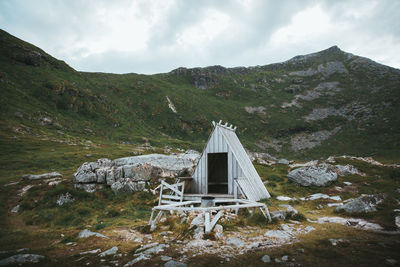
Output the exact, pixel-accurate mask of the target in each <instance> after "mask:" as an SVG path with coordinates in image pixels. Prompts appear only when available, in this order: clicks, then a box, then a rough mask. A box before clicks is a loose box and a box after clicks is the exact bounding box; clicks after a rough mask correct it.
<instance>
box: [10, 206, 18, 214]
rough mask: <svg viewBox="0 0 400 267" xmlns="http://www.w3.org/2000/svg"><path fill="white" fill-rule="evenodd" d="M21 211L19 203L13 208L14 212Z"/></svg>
mask: <svg viewBox="0 0 400 267" xmlns="http://www.w3.org/2000/svg"><path fill="white" fill-rule="evenodd" d="M18 211H19V205H17V206H15V207H14V208H12V209H11V212H12V213H18Z"/></svg>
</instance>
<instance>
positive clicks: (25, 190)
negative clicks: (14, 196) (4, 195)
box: [18, 184, 33, 197]
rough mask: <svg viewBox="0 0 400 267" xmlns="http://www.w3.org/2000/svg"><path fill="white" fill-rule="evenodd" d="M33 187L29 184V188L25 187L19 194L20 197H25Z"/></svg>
mask: <svg viewBox="0 0 400 267" xmlns="http://www.w3.org/2000/svg"><path fill="white" fill-rule="evenodd" d="M32 187H33V185H31V184H28V185H27V186H24V187H23V188H22V189H21V190H20V191H19V193H18V196H20V197H22V196H23V195H25V194H26V192H28V190H29V189H31V188H32Z"/></svg>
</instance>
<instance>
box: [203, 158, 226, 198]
mask: <svg viewBox="0 0 400 267" xmlns="http://www.w3.org/2000/svg"><path fill="white" fill-rule="evenodd" d="M207 163H208V193H210V194H212V193H217V194H228V153H208V154H207Z"/></svg>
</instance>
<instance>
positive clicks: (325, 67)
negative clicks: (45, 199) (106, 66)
mask: <svg viewBox="0 0 400 267" xmlns="http://www.w3.org/2000/svg"><path fill="white" fill-rule="evenodd" d="M0 41H1V46H0V61H1V64H0V82H1V84H2V87H3V89H2V93H3V97H2V99H1V103H0V104H1V106H0V111H1V121H2V124H1V132H2V135H3V136H4V137H10V136H11V135H12V134H15V132H14V133H10V129H15V128H18V127H19V128H21V125H24V127H28V128H30V129H31V132H32V133H26V135H27V136H31V137H32V138H34V135H35V134H36V135H37V134H39V133H42V134H45V135H46V136H51V137H53V138H65V137H61V136H60V134H59V133H58V131H61V132H63V133H65V134H66V135H67V136H69V138H71V139H79V140H81V139H89V138H90V139H97V140H98V141H99V142H111V143H112V142H118V143H120V142H125V143H135V144H139V143H141V142H143V140H148V141H150V143H152V144H154V145H156V146H164V145H168V144H169V145H174V146H182V147H187V148H189V147H193V148H196V149H200V148H201V146H202V144H203V143H204V140H205V139H206V137H207V135H208V134H209V131H210V121H212V120H216V121H219V120H220V119H222V120H224V121H229V122H230V123H233V124H235V125H237V126H238V134H239V135H240V137H241V139H242V140H243V142H244V143H245V145H246V146H247V147H248V148H249V149H251V150H260V151H265V152H269V153H271V154H275V155H281V156H290V157H302V158H308V157H315V156H325V155H328V154H345V153H351V154H354V155H355V154H357V155H360V156H368V155H378V157H379V156H380V157H398V153H397V148H400V144H399V141H397V140H398V139H400V138H397V137H399V132H400V131H399V125H400V122H399V119H398V118H397V117H396V116H395V114H396V113H397V114H398V113H399V108H398V107H399V106H400V105H399V98H400V97H399V88H400V86H399V84H400V71H399V70H398V69H395V68H392V67H389V66H384V65H381V64H379V63H376V62H374V61H372V60H370V59H367V58H363V57H359V56H356V55H352V54H350V53H347V52H344V51H342V50H341V49H340V48H339V47H337V46H332V47H330V48H327V49H325V50H321V51H319V52H315V53H312V54H308V55H299V56H295V57H293V58H291V59H289V60H287V61H284V62H280V63H273V64H268V65H264V66H253V67H234V68H225V67H223V66H220V65H215V66H208V67H205V68H183V67H181V68H177V69H174V70H171V71H170V72H167V73H159V74H153V75H144V74H136V73H127V74H112V73H98V72H96V73H93V72H80V71H76V70H74V69H73V68H71V67H70V66H68V64H66V63H65V62H63V61H61V60H58V59H55V58H53V57H52V56H51V55H49V54H47V53H46V52H45V51H43V50H41V49H40V48H38V47H36V46H34V45H31V44H29V43H26V42H24V41H22V40H20V39H18V38H16V37H13V36H12V35H9V34H8V33H6V32H4V31H2V32H0ZM21 96H23V97H21ZM171 105H172V106H173V107H174V108H173V109H172V108H171ZM16 114H17V115H16ZM19 114H20V115H19ZM43 118H49V119H50V120H51V123H47V124H46V123H44V122H43V120H44V119H43Z"/></svg>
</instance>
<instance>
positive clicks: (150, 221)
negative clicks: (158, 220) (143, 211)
mask: <svg viewBox="0 0 400 267" xmlns="http://www.w3.org/2000/svg"><path fill="white" fill-rule="evenodd" d="M153 216H154V210H152V211H151V216H150V220H149V225H151V224H152V223H153Z"/></svg>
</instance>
